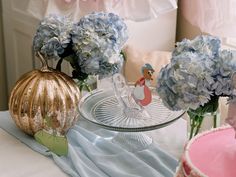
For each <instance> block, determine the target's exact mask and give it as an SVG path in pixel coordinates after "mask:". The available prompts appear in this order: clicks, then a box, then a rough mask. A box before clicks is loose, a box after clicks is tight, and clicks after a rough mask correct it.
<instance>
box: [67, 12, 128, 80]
mask: <svg viewBox="0 0 236 177" xmlns="http://www.w3.org/2000/svg"><path fill="white" fill-rule="evenodd" d="M71 36H72V41H73V49H74V51H75V52H76V55H77V57H78V64H79V65H80V68H81V69H82V72H84V73H87V74H89V75H91V74H97V75H99V76H100V77H106V76H109V75H112V74H114V73H116V72H118V71H119V70H120V69H121V66H122V63H123V57H122V56H121V55H120V52H121V49H122V47H123V45H124V43H125V42H126V41H127V39H128V36H127V26H126V24H125V23H124V21H123V20H122V19H121V18H120V17H119V16H117V15H115V14H113V13H102V12H98V13H91V14H88V15H86V16H84V17H83V18H81V20H80V21H79V23H77V24H76V25H74V27H73V29H72V32H71Z"/></svg>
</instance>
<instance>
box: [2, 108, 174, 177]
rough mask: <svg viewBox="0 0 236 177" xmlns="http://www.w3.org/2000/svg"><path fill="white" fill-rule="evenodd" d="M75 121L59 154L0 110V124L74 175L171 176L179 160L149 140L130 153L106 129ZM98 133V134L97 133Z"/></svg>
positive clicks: (104, 176) (82, 176)
mask: <svg viewBox="0 0 236 177" xmlns="http://www.w3.org/2000/svg"><path fill="white" fill-rule="evenodd" d="M82 124H83V122H82V123H80V122H79V123H78V124H77V125H75V126H74V127H73V128H71V129H70V131H69V132H68V134H67V139H68V142H69V154H68V156H64V157H59V156H57V155H55V154H54V153H51V152H49V151H48V150H47V148H45V147H44V146H42V145H40V144H38V143H37V142H36V141H35V140H34V139H33V138H32V137H30V136H28V135H26V134H24V133H23V132H22V131H20V130H19V129H18V128H17V127H16V126H15V124H14V123H13V121H12V119H11V117H10V115H9V113H8V112H7V111H6V112H1V113H0V127H1V128H2V129H4V130H5V131H7V132H8V133H10V134H11V135H13V136H15V137H16V138H17V139H19V140H20V141H21V142H23V143H25V144H26V145H27V146H29V147H30V148H32V149H33V150H35V151H37V152H39V153H41V154H43V155H45V156H48V157H49V158H52V159H53V160H54V161H55V163H56V164H57V165H58V166H59V167H60V168H61V169H62V170H63V171H64V172H65V173H67V174H69V175H70V176H73V177H172V176H173V175H174V172H175V169H176V167H177V165H178V162H177V160H176V159H175V158H173V157H172V156H171V155H168V154H167V153H165V152H164V151H163V150H161V149H160V148H158V145H157V144H152V145H151V146H150V147H149V148H148V149H145V150H143V151H139V152H135V153H131V152H128V151H127V150H125V149H123V148H121V147H119V146H117V145H116V144H114V143H112V142H111V141H110V140H109V138H104V137H103V136H99V135H106V136H107V137H109V136H114V132H110V131H107V130H103V129H100V130H96V131H91V130H87V129H85V128H83V125H82ZM98 134H99V135H98Z"/></svg>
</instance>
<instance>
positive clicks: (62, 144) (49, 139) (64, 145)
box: [34, 130, 68, 156]
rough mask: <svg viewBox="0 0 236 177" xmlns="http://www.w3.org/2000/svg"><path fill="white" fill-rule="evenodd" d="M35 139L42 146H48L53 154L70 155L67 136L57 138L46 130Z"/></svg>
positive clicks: (41, 131)
mask: <svg viewBox="0 0 236 177" xmlns="http://www.w3.org/2000/svg"><path fill="white" fill-rule="evenodd" d="M34 138H35V140H36V141H37V142H39V143H40V144H42V145H44V146H46V147H47V148H48V149H49V150H50V151H51V152H54V153H55V154H57V155H59V156H63V155H67V154H68V142H67V139H66V137H65V136H55V135H52V134H50V133H48V132H46V131H45V130H40V131H38V132H37V133H35V135H34Z"/></svg>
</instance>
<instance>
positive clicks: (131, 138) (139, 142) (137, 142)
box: [112, 132, 153, 152]
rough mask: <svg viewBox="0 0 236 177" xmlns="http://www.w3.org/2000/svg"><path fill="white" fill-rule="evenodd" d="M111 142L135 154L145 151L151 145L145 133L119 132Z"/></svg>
mask: <svg viewBox="0 0 236 177" xmlns="http://www.w3.org/2000/svg"><path fill="white" fill-rule="evenodd" d="M112 142H113V143H114V144H117V145H119V146H121V147H122V148H124V149H126V150H127V151H130V152H136V151H142V150H145V149H147V148H148V147H149V146H150V145H151V144H152V142H153V140H152V138H151V137H149V136H148V135H146V134H145V133H140V132H128V133H124V132H120V133H118V134H117V135H116V136H115V137H114V138H113V139H112Z"/></svg>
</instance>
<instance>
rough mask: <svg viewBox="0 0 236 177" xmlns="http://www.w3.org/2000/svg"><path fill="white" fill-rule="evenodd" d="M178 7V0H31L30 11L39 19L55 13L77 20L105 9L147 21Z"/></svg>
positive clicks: (124, 16) (126, 17) (127, 17)
mask: <svg viewBox="0 0 236 177" xmlns="http://www.w3.org/2000/svg"><path fill="white" fill-rule="evenodd" d="M176 8H177V3H176V0H30V2H29V6H28V11H29V12H30V13H31V14H32V15H33V16H34V17H36V18H38V19H42V18H43V17H44V16H47V15H48V14H52V13H53V14H63V15H66V16H71V17H72V19H73V20H74V21H76V20H78V19H79V18H80V17H81V16H83V15H85V14H88V13H90V12H93V11H103V12H113V13H116V14H118V15H120V16H122V17H123V18H124V19H129V20H133V21H145V20H149V19H152V18H156V17H157V16H158V15H159V14H162V13H165V12H169V11H171V10H174V9H176Z"/></svg>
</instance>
